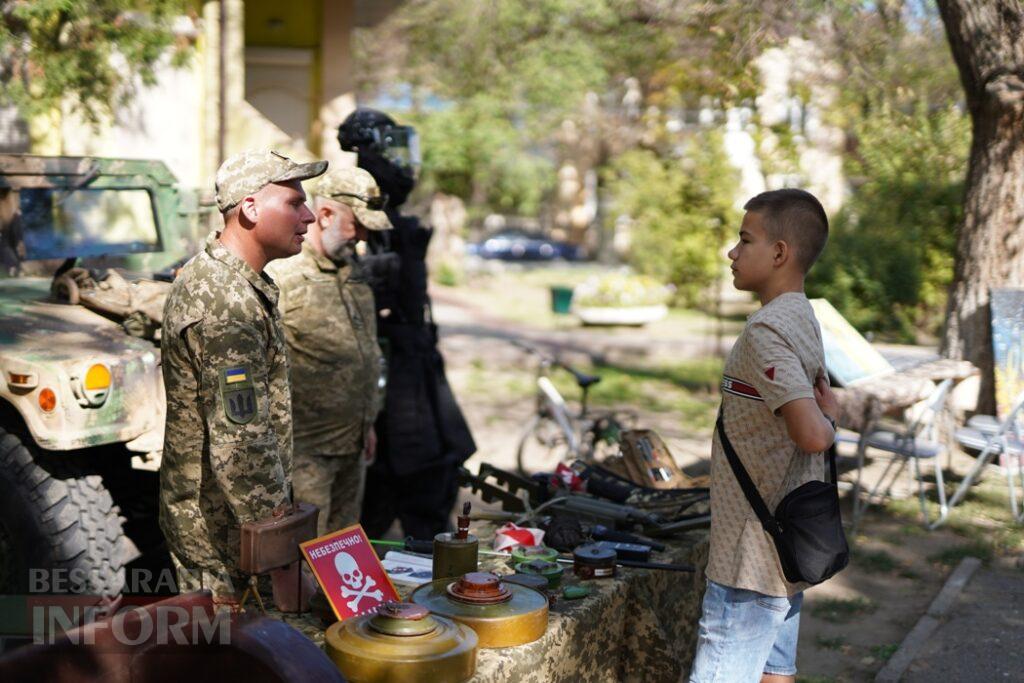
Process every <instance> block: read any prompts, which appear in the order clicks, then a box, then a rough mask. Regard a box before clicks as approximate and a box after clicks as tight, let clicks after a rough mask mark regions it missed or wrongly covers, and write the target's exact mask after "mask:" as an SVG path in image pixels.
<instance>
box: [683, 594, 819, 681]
mask: <svg viewBox="0 0 1024 683" xmlns="http://www.w3.org/2000/svg"><path fill="white" fill-rule="evenodd" d="M803 597H804V595H803V593H797V594H796V595H794V596H792V597H789V598H779V597H775V596H772V595H763V594H761V593H755V592H754V591H749V590H743V589H741V588H729V587H728V586H723V585H721V584H717V583H715V582H714V581H711V580H710V579H709V580H708V586H707V590H706V591H705V592H704V605H703V613H702V614H701V618H700V632H699V634H698V640H697V655H696V657H695V658H694V661H693V670H692V671H691V672H690V683H757V681H759V680H760V679H761V674H762V673H768V674H777V675H780V676H795V675H796V641H797V637H798V635H799V631H800V605H801V604H803Z"/></svg>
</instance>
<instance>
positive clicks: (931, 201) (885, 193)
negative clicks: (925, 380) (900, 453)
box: [807, 104, 971, 341]
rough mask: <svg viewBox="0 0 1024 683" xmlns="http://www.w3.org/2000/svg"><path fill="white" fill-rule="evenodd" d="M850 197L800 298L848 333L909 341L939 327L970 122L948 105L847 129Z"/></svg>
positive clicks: (890, 111)
mask: <svg viewBox="0 0 1024 683" xmlns="http://www.w3.org/2000/svg"><path fill="white" fill-rule="evenodd" d="M853 132H854V134H855V136H856V139H857V140H858V148H857V155H856V156H854V157H851V159H850V160H849V161H848V164H847V172H848V173H849V174H850V177H851V178H852V179H853V180H854V182H856V183H857V187H856V190H855V192H854V194H853V196H852V197H851V198H850V200H849V201H848V202H847V204H846V206H845V207H844V208H843V210H842V211H841V212H840V213H839V215H838V216H836V217H835V218H834V220H833V227H832V233H831V235H830V236H829V243H828V246H827V247H826V248H825V252H824V254H823V255H822V259H821V261H819V263H818V264H817V265H815V267H814V268H813V269H812V270H811V274H810V277H809V279H808V283H807V284H808V292H809V294H810V295H811V296H823V297H826V298H828V299H829V300H830V301H831V302H832V304H833V305H834V306H835V307H836V308H837V309H839V310H840V312H842V313H843V314H844V315H845V316H846V317H847V319H848V320H849V321H850V323H851V324H853V326H854V327H857V328H859V329H861V330H862V331H875V332H882V333H887V334H889V335H895V336H896V337H897V338H899V339H900V340H902V341H914V339H915V337H916V336H917V334H918V332H919V331H920V332H923V333H924V334H926V335H927V334H934V333H936V332H937V331H938V327H939V325H940V324H941V316H942V314H943V312H944V308H945V300H946V290H947V288H948V286H949V283H950V282H951V281H952V277H953V249H954V245H955V243H956V226H957V225H958V223H959V221H960V217H961V212H962V209H963V207H962V204H961V202H962V198H963V181H964V170H965V169H966V166H967V155H968V151H969V145H970V139H971V133H970V120H969V118H968V117H967V115H966V114H964V113H963V112H961V111H960V110H959V109H957V108H955V107H949V108H944V109H935V110H929V109H928V108H927V107H926V106H925V105H923V104H921V105H919V106H917V107H916V108H914V109H912V110H910V111H902V110H898V109H895V108H893V107H889V106H884V105H883V106H881V107H879V108H878V110H876V111H875V112H874V113H873V115H872V116H870V117H865V118H863V119H861V120H859V121H858V122H857V123H856V124H855V126H854V129H853Z"/></svg>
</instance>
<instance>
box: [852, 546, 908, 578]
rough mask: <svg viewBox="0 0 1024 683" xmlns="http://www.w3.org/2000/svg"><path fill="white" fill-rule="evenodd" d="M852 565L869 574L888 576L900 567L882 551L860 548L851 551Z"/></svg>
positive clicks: (891, 557) (894, 559)
mask: <svg viewBox="0 0 1024 683" xmlns="http://www.w3.org/2000/svg"><path fill="white" fill-rule="evenodd" d="M853 563H854V564H855V565H857V566H858V567H860V568H861V569H863V570H864V571H866V572H868V573H871V574H888V573H890V572H892V571H895V570H896V569H897V568H898V567H899V566H900V565H899V562H897V561H896V558H895V557H893V556H892V555H890V554H889V553H887V552H885V551H884V550H863V549H861V548H857V549H856V550H854V551H853Z"/></svg>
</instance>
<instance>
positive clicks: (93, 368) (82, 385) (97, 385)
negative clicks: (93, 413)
mask: <svg viewBox="0 0 1024 683" xmlns="http://www.w3.org/2000/svg"><path fill="white" fill-rule="evenodd" d="M77 384H78V386H77V387H75V389H77V391H75V394H76V395H77V396H78V402H79V404H81V405H88V406H93V407H97V406H101V405H103V404H104V402H106V400H107V396H108V395H109V394H110V384H111V374H110V368H109V367H107V365H106V364H104V363H93V364H92V365H90V366H89V367H88V368H86V370H85V372H84V373H82V375H81V376H80V377H79V378H78V382H77Z"/></svg>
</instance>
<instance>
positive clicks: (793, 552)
mask: <svg viewBox="0 0 1024 683" xmlns="http://www.w3.org/2000/svg"><path fill="white" fill-rule="evenodd" d="M716 427H717V429H718V438H719V439H721V441H722V448H723V449H724V450H725V457H726V458H728V460H729V465H730V466H731V467H732V471H733V474H735V475H736V480H737V481H738V482H739V484H740V488H741V489H743V495H744V496H746V498H747V502H749V503H750V507H752V508H753V509H754V513H755V514H756V515H757V518H758V519H759V520H761V526H762V527H764V530H765V531H766V532H768V535H769V536H771V537H772V540H773V541H774V542H775V550H776V551H777V552H778V553H779V563H780V564H781V565H782V573H783V574H785V576H786V580H787V581H789V582H790V583H799V582H806V583H810V584H816V583H821V582H822V581H825V580H826V579H828V578H830V577H832V576H833V575H834V574H837V573H838V572H839V571H841V570H842V569H843V568H844V567H845V566H846V565H847V563H848V562H849V561H850V548H849V546H848V545H847V544H846V534H845V533H844V532H843V520H842V518H841V516H840V513H839V489H838V488H837V487H836V483H835V482H836V447H835V444H833V445H832V446H831V447H830V448H829V449H828V455H827V456H826V458H827V460H828V463H829V470H830V471H831V472H832V483H828V482H826V481H809V482H807V483H805V484H801V485H800V486H798V487H796V488H795V489H793V490H792V491H790V492H789V493H788V494H786V497H785V498H783V499H782V500H781V501H780V502H779V505H778V507H777V508H775V515H774V516H772V514H771V513H769V512H768V506H767V505H765V504H764V499H763V498H761V494H759V493H758V492H757V487H756V486H754V482H753V481H751V479H750V475H749V474H747V470H746V469H745V468H744V467H743V463H742V462H740V459H739V456H738V455H736V450H735V449H734V448H733V447H732V444H731V443H730V442H729V437H728V436H726V434H725V424H724V422H723V421H722V413H721V411H719V413H718V423H717V425H716Z"/></svg>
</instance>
